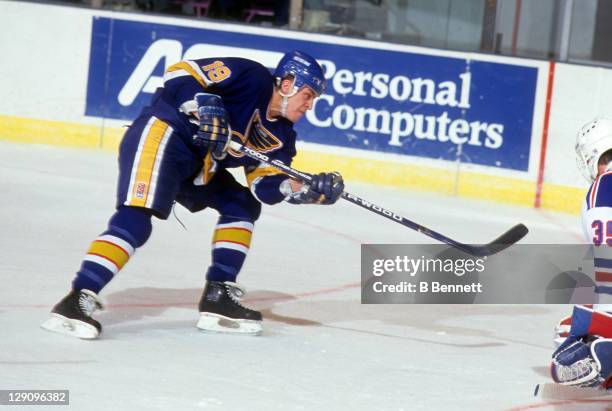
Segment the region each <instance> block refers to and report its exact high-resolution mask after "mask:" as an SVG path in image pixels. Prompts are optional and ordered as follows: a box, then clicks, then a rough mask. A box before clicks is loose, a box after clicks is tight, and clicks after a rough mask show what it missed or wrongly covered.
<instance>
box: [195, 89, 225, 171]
mask: <svg viewBox="0 0 612 411" xmlns="http://www.w3.org/2000/svg"><path fill="white" fill-rule="evenodd" d="M195 100H196V102H197V104H198V116H199V118H200V128H199V129H198V132H197V133H196V135H194V136H193V144H194V145H196V146H197V147H202V148H204V149H206V150H208V151H210V152H211V153H212V155H213V157H215V158H216V159H218V160H221V159H222V158H223V157H225V154H226V151H227V148H228V146H229V142H230V136H231V134H232V130H231V128H230V124H229V114H228V112H227V110H226V109H225V107H224V106H223V101H221V97H219V96H217V95H216V94H209V93H198V94H196V95H195Z"/></svg>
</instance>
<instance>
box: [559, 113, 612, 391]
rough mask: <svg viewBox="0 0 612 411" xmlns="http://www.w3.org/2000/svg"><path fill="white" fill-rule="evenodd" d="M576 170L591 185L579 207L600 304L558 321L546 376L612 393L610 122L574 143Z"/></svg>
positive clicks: (585, 130) (592, 125)
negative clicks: (591, 253) (590, 251)
mask: <svg viewBox="0 0 612 411" xmlns="http://www.w3.org/2000/svg"><path fill="white" fill-rule="evenodd" d="M576 154H577V162H578V168H579V169H580V171H581V172H582V173H583V175H584V176H585V177H586V178H587V179H588V180H589V181H590V182H591V183H592V184H591V187H590V188H589V191H588V193H587V196H586V201H585V203H584V205H583V211H582V222H583V228H584V231H585V234H586V236H587V239H588V241H589V242H590V243H592V244H593V255H594V267H595V270H594V277H595V278H594V279H595V282H596V290H595V291H596V292H597V293H598V295H599V302H600V303H599V304H595V305H593V306H592V307H591V306H576V307H574V312H573V314H572V316H571V317H568V318H566V319H564V320H562V321H561V323H560V324H559V325H558V326H557V329H556V338H555V342H556V343H557V344H561V345H560V346H559V348H558V349H557V350H556V351H555V353H554V354H553V362H552V365H551V374H552V377H553V379H554V380H555V382H558V383H561V384H566V385H577V386H585V387H586V386H589V387H595V386H603V387H605V388H612V315H611V314H610V312H612V119H607V118H596V119H595V120H593V121H591V122H589V123H587V124H586V125H585V126H584V127H582V129H581V130H580V132H579V133H578V138H577V141H576Z"/></svg>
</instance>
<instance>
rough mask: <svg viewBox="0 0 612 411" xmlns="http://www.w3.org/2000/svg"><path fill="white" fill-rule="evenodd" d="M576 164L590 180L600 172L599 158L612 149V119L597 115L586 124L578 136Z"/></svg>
mask: <svg viewBox="0 0 612 411" xmlns="http://www.w3.org/2000/svg"><path fill="white" fill-rule="evenodd" d="M575 149H576V164H577V166H578V169H579V170H580V172H581V173H582V175H583V176H584V177H585V178H586V179H587V180H588V181H591V182H592V181H594V180H595V179H596V178H597V175H598V174H599V164H598V163H599V158H600V157H601V156H602V155H603V154H604V153H605V152H606V151H608V150H611V149H612V119H610V118H605V117H597V118H595V119H594V120H592V121H590V122H588V123H587V124H585V125H584V126H583V127H582V128H581V129H580V131H579V132H578V136H577V137H576V146H575Z"/></svg>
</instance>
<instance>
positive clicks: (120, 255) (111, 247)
mask: <svg viewBox="0 0 612 411" xmlns="http://www.w3.org/2000/svg"><path fill="white" fill-rule="evenodd" d="M87 254H93V255H97V256H99V257H102V258H105V259H107V260H110V261H111V262H112V263H113V264H115V265H116V266H117V268H118V269H121V268H122V267H123V266H124V265H125V263H127V262H128V260H129V259H130V256H129V254H128V253H127V252H126V251H125V250H124V249H123V248H121V247H119V246H118V245H117V244H113V243H111V242H108V241H100V240H96V241H94V242H93V243H92V244H91V246H90V247H89V250H87Z"/></svg>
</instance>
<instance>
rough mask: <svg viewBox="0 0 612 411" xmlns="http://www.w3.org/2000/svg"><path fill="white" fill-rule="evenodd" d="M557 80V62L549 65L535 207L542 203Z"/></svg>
mask: <svg viewBox="0 0 612 411" xmlns="http://www.w3.org/2000/svg"><path fill="white" fill-rule="evenodd" d="M554 82H555V62H554V61H551V62H550V63H549V65H548V87H547V90H546V108H545V109H544V127H543V128H542V144H541V147H540V166H539V168H538V182H537V186H536V194H535V203H534V207H535V208H540V206H541V205H542V185H543V184H544V166H545V164H546V148H547V145H548V124H549V120H550V107H551V105H552V92H553V84H554Z"/></svg>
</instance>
